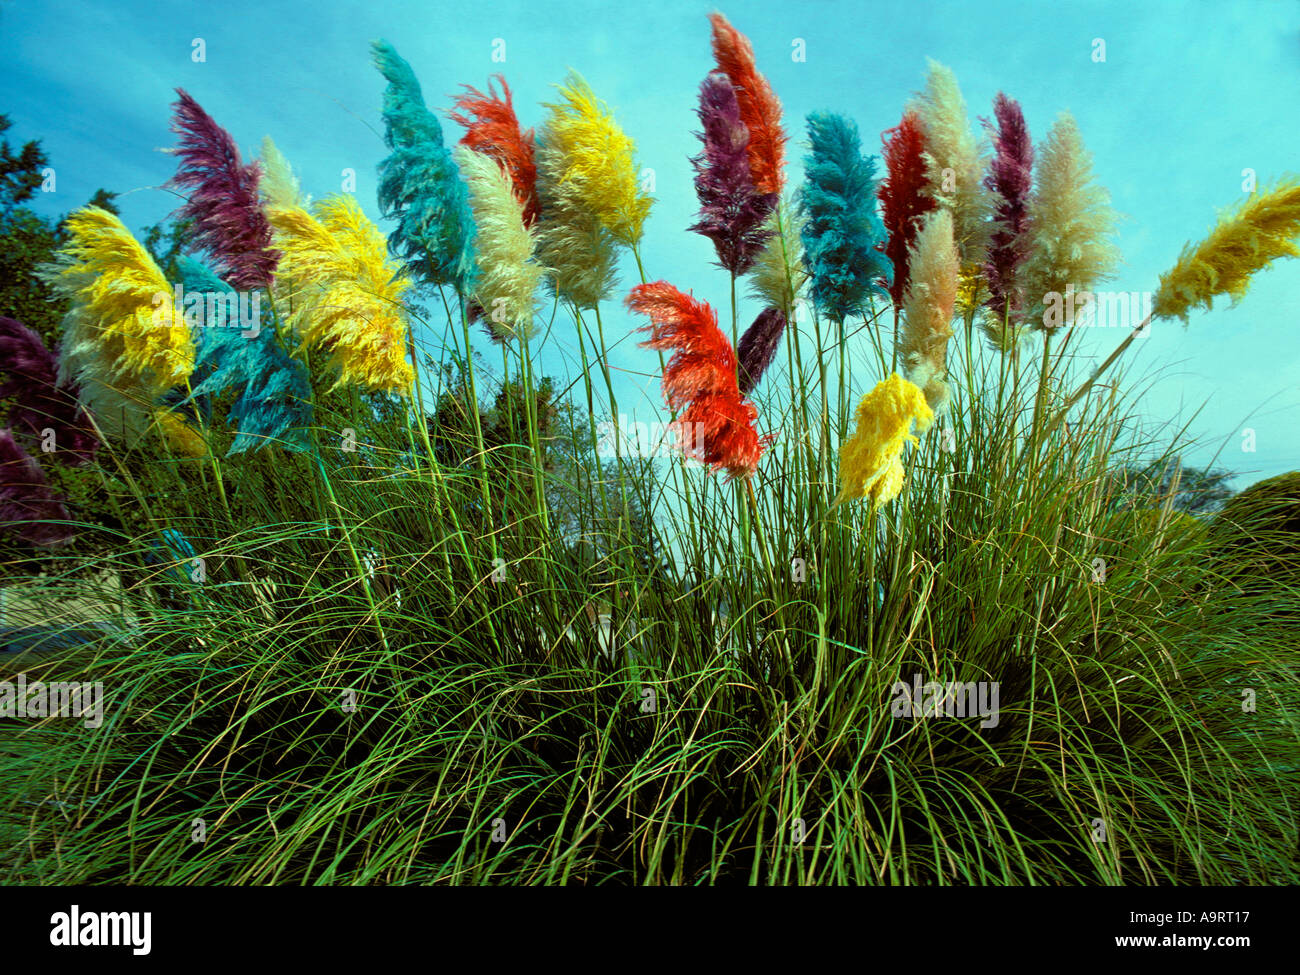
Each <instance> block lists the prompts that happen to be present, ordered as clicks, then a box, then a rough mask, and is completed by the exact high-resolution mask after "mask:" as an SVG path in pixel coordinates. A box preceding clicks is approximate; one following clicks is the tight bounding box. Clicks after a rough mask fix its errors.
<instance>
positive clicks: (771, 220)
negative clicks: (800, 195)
mask: <svg viewBox="0 0 1300 975" xmlns="http://www.w3.org/2000/svg"><path fill="white" fill-rule="evenodd" d="M805 222H806V220H805V218H804V216H803V214H802V212H801V211H800V209H799V208H798V207H793V206H790V205H789V204H788V203H787V201H786V200H782V201H781V203H780V205H779V206H777V207H776V209H775V210H773V211H772V215H771V216H770V217H768V219H767V229H769V230H770V231H772V234H771V236H770V237H768V239H767V243H766V244H765V245H763V249H762V250H761V251H759V253H758V257H757V258H756V259H755V261H754V266H753V268H752V269H751V270H750V272H749V275H750V289H751V291H752V292H753V295H754V297H755V298H757V299H758V300H759V301H760V302H761V303H762V304H763V305H764V306H766V307H768V308H776V309H778V310H779V311H780V312H781V313H782V314H783V315H785V317H786V319H787V321H794V312H795V305H796V303H797V302H798V301H799V297H800V295H801V294H802V293H803V288H804V285H805V284H806V283H807V282H808V272H807V271H806V270H805V269H804V259H803V227H804V223H805Z"/></svg>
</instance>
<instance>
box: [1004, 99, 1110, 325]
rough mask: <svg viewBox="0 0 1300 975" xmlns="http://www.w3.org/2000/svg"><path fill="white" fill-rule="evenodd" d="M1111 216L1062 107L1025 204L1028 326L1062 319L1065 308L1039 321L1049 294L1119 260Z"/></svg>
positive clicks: (1087, 280) (1090, 278)
mask: <svg viewBox="0 0 1300 975" xmlns="http://www.w3.org/2000/svg"><path fill="white" fill-rule="evenodd" d="M1117 220H1118V218H1117V216H1116V214H1115V211H1114V210H1112V209H1111V208H1110V194H1109V193H1107V192H1106V190H1105V189H1104V188H1103V187H1101V186H1097V185H1095V184H1094V183H1093V182H1092V158H1091V156H1090V155H1089V154H1088V151H1087V150H1086V149H1085V148H1084V145H1083V138H1082V137H1081V136H1080V135H1079V127H1078V126H1077V125H1076V124H1075V121H1074V117H1073V116H1072V115H1070V113H1069V112H1062V113H1061V114H1060V115H1059V116H1058V117H1057V119H1056V122H1055V123H1054V124H1053V125H1052V128H1051V130H1050V131H1049V132H1048V134H1047V139H1046V141H1045V142H1044V143H1043V146H1042V148H1041V149H1040V150H1039V153H1038V186H1037V188H1036V189H1035V190H1034V195H1033V196H1032V197H1031V199H1030V203H1029V221H1030V225H1031V226H1032V227H1033V244H1032V250H1031V252H1030V255H1029V258H1028V259H1027V260H1026V261H1025V265H1024V282H1025V305H1026V315H1027V321H1028V324H1029V326H1030V327H1031V328H1034V329H1040V328H1044V327H1055V326H1056V325H1065V324H1068V321H1069V319H1068V318H1067V317H1066V316H1067V315H1068V310H1063V313H1062V315H1061V316H1060V318H1061V320H1060V321H1056V322H1049V321H1046V320H1045V317H1046V318H1050V317H1051V316H1050V315H1048V316H1045V315H1044V312H1045V311H1046V310H1048V302H1049V300H1050V299H1049V298H1048V296H1049V295H1051V294H1056V295H1058V296H1063V295H1064V294H1065V293H1066V291H1067V290H1069V289H1071V288H1073V290H1074V291H1075V292H1076V293H1078V292H1080V291H1091V289H1092V285H1093V284H1095V283H1097V282H1099V281H1104V280H1106V279H1107V278H1108V277H1110V276H1111V274H1112V273H1113V271H1114V268H1115V265H1116V264H1117V263H1118V262H1119V252H1118V251H1117V250H1116V248H1115V245H1114V243H1113V242H1112V240H1111V238H1112V236H1113V235H1114V233H1115V225H1116V223H1117ZM1053 303H1054V304H1056V302H1053ZM1062 304H1063V303H1062ZM1057 307H1061V304H1057Z"/></svg>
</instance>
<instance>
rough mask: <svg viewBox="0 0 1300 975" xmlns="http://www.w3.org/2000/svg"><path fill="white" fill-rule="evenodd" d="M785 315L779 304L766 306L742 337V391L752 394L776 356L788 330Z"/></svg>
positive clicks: (739, 377) (739, 375) (740, 375)
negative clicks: (770, 306) (782, 337)
mask: <svg viewBox="0 0 1300 975" xmlns="http://www.w3.org/2000/svg"><path fill="white" fill-rule="evenodd" d="M785 324H786V323H785V315H783V314H782V313H781V310H780V309H779V308H764V309H763V310H762V311H761V312H759V313H758V317H757V318H755V319H754V323H753V324H752V325H750V326H749V328H747V329H745V334H744V335H742V336H741V337H740V348H739V349H738V350H737V351H738V353H739V355H740V371H739V372H738V373H737V379H738V380H739V383H740V395H741V396H748V395H749V394H750V392H751V391H752V390H753V389H754V387H755V386H757V385H758V381H759V380H760V379H762V378H763V373H765V372H767V367H768V366H770V365H771V364H772V360H773V359H775V358H776V350H777V349H778V348H779V347H780V345H781V336H782V335H783V334H784V333H785Z"/></svg>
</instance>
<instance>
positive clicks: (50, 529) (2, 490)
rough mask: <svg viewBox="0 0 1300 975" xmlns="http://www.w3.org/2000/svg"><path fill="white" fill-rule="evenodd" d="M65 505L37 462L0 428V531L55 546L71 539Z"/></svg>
mask: <svg viewBox="0 0 1300 975" xmlns="http://www.w3.org/2000/svg"><path fill="white" fill-rule="evenodd" d="M71 520H72V518H71V516H70V515H69V514H68V509H67V508H65V507H64V506H63V502H61V501H59V500H58V499H57V498H55V497H54V495H53V494H52V493H51V492H50V485H49V482H48V481H46V480H45V474H44V472H43V471H42V470H41V467H40V465H39V464H37V463H36V461H35V460H34V459H33V458H32V457H31V455H29V454H28V453H27V451H25V450H23V448H22V447H21V446H20V445H19V444H18V441H16V440H14V437H13V434H12V433H10V432H9V431H8V430H0V531H8V532H10V533H11V534H13V535H15V536H17V537H18V538H20V539H22V540H23V541H25V542H28V543H29V544H31V545H39V546H41V547H42V548H57V547H58V546H60V545H63V544H65V543H67V542H68V541H70V540H71V539H72V536H73V534H74V532H73V530H72V527H71V526H70V525H59V524H52V522H53V521H71Z"/></svg>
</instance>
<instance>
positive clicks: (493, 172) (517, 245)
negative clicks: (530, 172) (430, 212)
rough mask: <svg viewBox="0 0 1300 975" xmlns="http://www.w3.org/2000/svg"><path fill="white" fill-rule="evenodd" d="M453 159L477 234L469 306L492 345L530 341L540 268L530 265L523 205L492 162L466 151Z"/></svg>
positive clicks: (532, 238) (532, 243)
mask: <svg viewBox="0 0 1300 975" xmlns="http://www.w3.org/2000/svg"><path fill="white" fill-rule="evenodd" d="M453 155H454V156H455V159H456V164H457V165H458V166H459V167H460V172H461V176H462V177H463V178H464V180H465V183H466V185H467V186H468V187H469V204H470V209H471V210H472V211H473V213H474V225H475V226H476V227H477V228H478V237H477V240H476V245H475V246H476V249H477V251H478V267H479V274H478V278H477V279H476V281H475V283H474V292H473V297H474V301H475V302H476V303H477V304H478V305H479V306H480V307H481V308H482V309H483V310H484V312H485V314H486V316H487V319H488V323H489V327H490V329H491V334H492V337H493V338H494V339H495V340H496V341H498V342H505V341H508V340H509V339H511V338H514V337H515V336H516V335H518V334H520V333H521V332H522V333H524V334H525V335H526V336H529V337H531V336H532V335H533V332H534V329H533V311H534V302H535V296H536V294H537V286H538V285H539V284H540V283H541V280H542V276H543V274H544V273H545V268H543V267H542V266H541V265H540V264H538V263H537V262H536V261H535V260H533V252H534V250H535V249H536V245H537V239H536V235H535V234H534V232H533V230H532V229H531V228H529V227H528V226H526V225H525V222H524V216H525V211H524V207H525V204H524V203H523V202H521V201H520V199H519V197H518V195H517V194H516V192H515V185H514V181H513V180H512V179H511V178H510V175H509V174H508V173H507V172H506V171H505V170H504V169H503V168H502V166H501V164H500V163H499V162H497V160H496V159H494V158H493V157H491V156H487V155H484V154H483V153H479V152H475V151H473V150H472V149H469V148H468V147H466V146H459V147H457V149H456V151H455V153H454V154H453Z"/></svg>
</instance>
